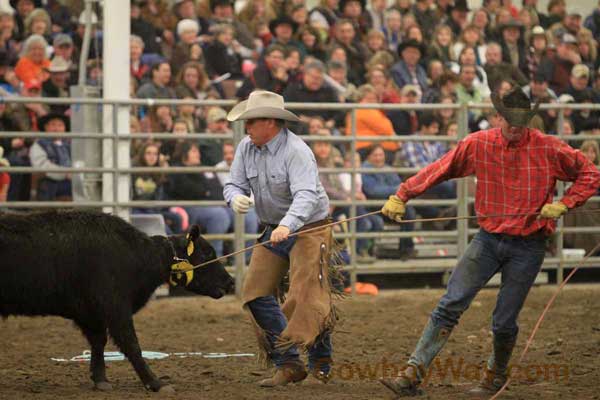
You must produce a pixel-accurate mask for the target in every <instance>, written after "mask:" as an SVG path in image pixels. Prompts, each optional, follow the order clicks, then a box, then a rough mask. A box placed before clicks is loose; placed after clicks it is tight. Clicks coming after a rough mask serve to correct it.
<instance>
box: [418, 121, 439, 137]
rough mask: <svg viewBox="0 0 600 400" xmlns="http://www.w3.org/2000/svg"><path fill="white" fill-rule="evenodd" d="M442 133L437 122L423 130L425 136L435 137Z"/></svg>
mask: <svg viewBox="0 0 600 400" xmlns="http://www.w3.org/2000/svg"><path fill="white" fill-rule="evenodd" d="M439 132H440V124H438V123H437V122H434V123H432V124H431V125H429V126H424V127H423V129H422V133H423V135H427V136H435V135H437V134H438V133H439Z"/></svg>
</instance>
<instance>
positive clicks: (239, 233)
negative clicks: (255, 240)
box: [233, 121, 246, 298]
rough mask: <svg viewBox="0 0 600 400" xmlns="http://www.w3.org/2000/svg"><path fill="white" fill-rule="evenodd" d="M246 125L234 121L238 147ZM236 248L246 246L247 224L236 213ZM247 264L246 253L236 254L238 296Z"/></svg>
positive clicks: (235, 142)
mask: <svg viewBox="0 0 600 400" xmlns="http://www.w3.org/2000/svg"><path fill="white" fill-rule="evenodd" d="M244 134H245V125H244V122H243V121H236V122H234V123H233V145H234V148H235V149H237V147H238V145H239V144H240V142H241V141H242V139H243V138H244ZM234 215H235V217H234V229H233V232H234V250H235V251H238V250H242V249H243V248H244V247H246V244H245V241H244V238H245V235H246V234H245V232H246V229H245V225H244V215H242V214H237V213H235V214H234ZM245 266H246V253H242V254H238V255H236V256H235V295H236V296H237V297H238V298H241V296H242V283H243V282H244V267H245Z"/></svg>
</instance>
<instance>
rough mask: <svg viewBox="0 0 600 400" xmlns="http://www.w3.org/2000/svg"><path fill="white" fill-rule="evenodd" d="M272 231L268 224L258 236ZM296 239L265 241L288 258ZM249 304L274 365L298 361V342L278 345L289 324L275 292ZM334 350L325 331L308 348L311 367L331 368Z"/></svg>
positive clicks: (280, 254)
mask: <svg viewBox="0 0 600 400" xmlns="http://www.w3.org/2000/svg"><path fill="white" fill-rule="evenodd" d="M272 232H273V229H272V228H271V227H267V229H266V230H265V232H264V233H263V235H262V236H261V237H260V238H259V239H258V240H259V242H264V241H267V240H269V239H270V238H271V233H272ZM295 243H296V237H292V238H290V239H288V240H286V241H283V242H280V243H278V244H276V245H271V244H268V245H265V248H267V249H269V250H270V251H272V252H273V253H275V254H277V255H278V256H280V257H283V258H284V259H286V260H288V261H289V259H290V251H291V250H292V247H293V246H294V244H295ZM248 308H249V309H250V311H251V312H252V316H253V317H254V319H255V321H256V323H258V325H259V326H260V327H261V328H262V330H264V331H265V333H266V335H267V340H268V342H269V345H270V352H269V357H270V359H271V360H272V361H273V363H274V364H275V366H276V367H277V368H279V367H281V366H282V365H284V364H290V363H295V364H297V363H299V362H300V360H299V353H298V349H297V348H296V346H290V347H289V348H288V349H287V350H285V351H281V350H279V349H277V348H276V344H277V339H278V338H279V335H281V332H283V330H284V329H285V328H286V326H287V319H286V318H285V315H284V314H283V312H282V311H281V307H280V306H279V303H278V302H277V299H275V296H265V297H259V298H256V299H254V300H252V301H250V302H248ZM331 354H332V346H331V336H330V335H329V333H323V334H321V335H320V336H319V337H318V338H317V339H316V340H315V344H314V345H313V346H312V347H311V348H310V349H309V351H308V368H309V369H314V368H318V369H319V370H320V371H323V372H325V373H328V372H329V370H330V362H329V360H330V359H331Z"/></svg>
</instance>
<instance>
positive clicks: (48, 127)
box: [30, 114, 72, 201]
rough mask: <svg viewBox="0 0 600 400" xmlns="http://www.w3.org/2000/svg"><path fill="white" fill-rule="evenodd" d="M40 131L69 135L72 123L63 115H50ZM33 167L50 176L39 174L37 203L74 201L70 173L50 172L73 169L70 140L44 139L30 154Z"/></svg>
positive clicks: (36, 144) (43, 118)
mask: <svg viewBox="0 0 600 400" xmlns="http://www.w3.org/2000/svg"><path fill="white" fill-rule="evenodd" d="M39 124H40V130H41V131H43V132H48V133H64V132H68V131H69V119H68V118H67V117H65V116H64V115H62V114H48V115H46V116H44V117H42V118H40V120H39ZM30 158H31V165H32V166H33V167H34V168H41V169H44V170H47V171H49V172H43V173H36V174H39V175H40V176H39V178H38V181H37V187H36V193H37V195H36V200H38V201H53V200H62V201H69V200H71V197H72V193H71V173H70V172H67V173H64V172H50V171H52V170H53V169H56V168H61V167H63V168H64V167H66V168H70V167H71V144H70V140H69V139H65V138H53V137H50V136H49V137H47V138H45V137H43V138H41V139H37V140H36V141H35V142H34V143H33V145H32V146H31V150H30Z"/></svg>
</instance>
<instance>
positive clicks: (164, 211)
mask: <svg viewBox="0 0 600 400" xmlns="http://www.w3.org/2000/svg"><path fill="white" fill-rule="evenodd" d="M159 148H160V145H159V144H158V143H153V142H147V143H146V144H145V145H143V146H142V147H141V148H140V152H139V153H138V154H137V155H136V157H135V158H134V160H133V162H132V164H133V166H134V167H159V166H160V167H162V166H164V165H161V163H160V158H159ZM165 182H166V178H165V176H164V174H162V173H159V172H157V173H140V174H132V175H131V189H132V196H131V199H132V200H134V201H161V200H166V195H165ZM131 212H132V213H133V214H161V215H162V216H163V218H164V220H165V225H166V228H167V234H168V235H172V234H177V233H181V232H182V231H183V229H182V218H181V216H180V215H179V214H177V213H174V212H171V211H170V210H169V209H168V208H164V207H154V208H148V207H143V208H132V209H131Z"/></svg>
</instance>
